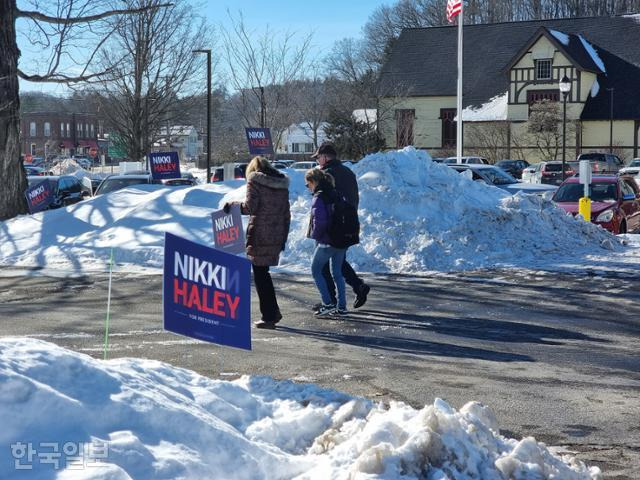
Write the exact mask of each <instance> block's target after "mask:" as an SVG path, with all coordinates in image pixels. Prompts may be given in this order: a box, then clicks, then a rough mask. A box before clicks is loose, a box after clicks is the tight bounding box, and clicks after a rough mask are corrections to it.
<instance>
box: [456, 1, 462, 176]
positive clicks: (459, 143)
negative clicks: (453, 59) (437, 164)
mask: <svg viewBox="0 0 640 480" xmlns="http://www.w3.org/2000/svg"><path fill="white" fill-rule="evenodd" d="M463 17H464V0H462V1H461V2H460V14H459V15H458V92H457V107H458V125H457V126H456V157H457V160H456V161H457V163H462V21H463Z"/></svg>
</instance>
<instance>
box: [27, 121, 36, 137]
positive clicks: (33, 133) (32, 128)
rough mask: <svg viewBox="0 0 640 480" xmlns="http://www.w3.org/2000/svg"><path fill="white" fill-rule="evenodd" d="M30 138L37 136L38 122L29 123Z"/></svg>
mask: <svg viewBox="0 0 640 480" xmlns="http://www.w3.org/2000/svg"><path fill="white" fill-rule="evenodd" d="M29 136H30V137H35V136H36V122H31V123H29Z"/></svg>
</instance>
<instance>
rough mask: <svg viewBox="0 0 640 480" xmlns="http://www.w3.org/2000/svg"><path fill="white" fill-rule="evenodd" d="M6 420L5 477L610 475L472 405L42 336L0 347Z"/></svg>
mask: <svg viewBox="0 0 640 480" xmlns="http://www.w3.org/2000/svg"><path fill="white" fill-rule="evenodd" d="M0 418H2V424H3V425H2V428H1V429H0V444H2V445H5V446H11V447H10V448H2V449H0V477H1V478H4V479H14V478H16V479H18V478H30V479H51V478H56V479H71V478H73V479H94V480H96V479H100V480H107V479H109V480H124V479H131V478H135V479H143V478H144V479H147V478H148V479H151V478H153V479H178V478H188V479H202V478H220V479H251V480H260V479H269V480H274V479H322V480H327V479H354V480H355V479H378V478H380V479H382V478H384V479H390V480H391V479H407V480H408V479H417V478H421V479H427V480H445V479H463V478H464V479H472V478H475V479H483V480H492V479H495V480H500V479H504V478H510V479H534V478H536V479H537V478H547V479H562V480H577V479H600V478H602V476H601V473H600V471H599V469H598V468H596V467H591V468H588V467H586V466H585V465H584V464H582V463H581V462H579V461H576V460H575V459H574V458H572V457H570V456H566V455H565V456H563V457H560V456H556V455H554V454H552V453H551V452H550V451H549V449H548V448H547V447H546V446H545V445H544V444H542V443H538V442H536V441H535V439H533V438H531V437H527V438H524V439H522V440H520V441H518V440H513V439H509V438H506V437H503V436H501V435H500V433H499V426H498V424H497V422H496V419H495V417H494V415H493V414H492V412H491V411H490V410H489V409H488V408H487V407H485V406H483V405H481V404H479V403H475V402H470V403H468V404H466V405H465V406H464V407H463V408H461V409H460V410H459V411H456V410H455V409H453V408H452V407H450V406H449V405H448V404H447V403H446V402H444V401H443V400H440V399H436V400H435V402H434V404H433V405H428V406H426V407H425V408H423V409H421V410H415V409H413V408H411V407H409V406H407V405H405V404H402V403H391V404H390V405H387V406H385V405H382V404H377V403H373V402H371V401H369V400H366V399H363V398H356V397H351V396H348V395H345V394H342V393H339V392H335V391H331V390H324V389H320V388H318V387H317V386H314V385H303V384H295V383H292V382H290V381H285V382H276V381H274V380H272V379H269V378H265V377H242V378H240V379H238V380H236V381H232V382H229V381H220V380H212V379H209V378H206V377H202V376H200V375H198V374H196V373H194V372H192V371H188V370H184V369H180V368H175V367H172V366H170V365H168V364H164V363H161V362H157V361H152V360H140V359H117V360H109V361H102V360H96V359H93V358H91V357H89V356H86V355H83V354H79V353H75V352H71V351H69V350H65V349H63V348H61V347H58V346H55V345H53V344H51V343H47V342H44V341H41V340H36V339H25V338H3V339H0ZM56 465H57V468H56ZM18 467H20V468H21V469H17V468H18Z"/></svg>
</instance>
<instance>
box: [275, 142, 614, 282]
mask: <svg viewBox="0 0 640 480" xmlns="http://www.w3.org/2000/svg"><path fill="white" fill-rule="evenodd" d="M353 171H354V172H355V173H356V175H357V177H358V183H359V185H360V212H359V213H360V219H361V223H362V233H361V239H362V243H361V244H360V245H357V246H355V247H352V248H351V249H349V261H350V262H351V263H353V264H355V265H357V267H358V269H359V270H361V271H384V272H394V273H410V272H424V271H430V270H435V271H460V270H468V269H475V268H487V267H500V266H504V267H507V266H521V267H522V266H529V267H534V268H536V267H538V266H541V265H543V264H549V263H557V262H558V261H564V260H566V259H568V258H573V259H578V258H580V259H582V258H584V256H585V255H588V254H595V253H602V251H603V249H604V250H605V251H607V252H611V251H619V250H622V248H621V246H620V242H619V241H618V240H617V239H616V238H615V237H614V236H613V235H611V234H609V233H608V232H606V231H604V230H603V229H601V228H600V227H597V226H595V225H593V224H591V223H586V222H583V221H581V220H576V219H574V218H572V217H570V216H568V215H566V214H565V213H564V212H563V211H562V210H560V209H559V208H557V207H556V206H555V205H554V204H553V203H552V202H551V201H549V200H544V199H542V198H541V197H539V196H532V195H515V196H511V195H508V194H507V193H505V192H504V191H503V190H500V189H498V188H495V187H492V186H488V185H486V184H483V183H479V182H474V181H472V180H470V179H468V178H467V177H465V176H464V175H460V174H459V173H457V172H456V171H454V170H453V169H451V168H449V167H447V166H445V165H442V164H439V163H435V162H431V160H430V159H429V157H428V155H427V154H426V153H424V152H422V151H416V150H414V149H413V148H411V147H409V148H406V149H404V150H401V151H395V152H388V153H378V154H374V155H369V156H367V157H366V158H364V159H363V160H361V161H360V162H359V163H358V164H356V165H355V166H354V167H353ZM309 208H310V196H309V195H308V194H307V195H304V196H301V197H298V198H297V200H296V201H295V202H293V204H292V213H293V222H292V232H291V234H290V236H289V242H288V244H287V250H286V252H285V255H284V257H283V259H282V263H283V265H284V266H285V267H287V268H289V269H292V270H293V269H296V267H298V266H300V265H302V266H303V267H304V268H305V269H308V262H309V252H310V251H311V249H312V248H313V243H312V242H311V241H310V240H308V239H306V238H305V234H306V226H307V221H308V220H307V212H308V211H309Z"/></svg>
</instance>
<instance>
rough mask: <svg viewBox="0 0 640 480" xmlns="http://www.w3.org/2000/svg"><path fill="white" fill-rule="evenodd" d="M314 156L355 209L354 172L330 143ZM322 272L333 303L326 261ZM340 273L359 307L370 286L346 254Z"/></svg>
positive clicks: (356, 191)
mask: <svg viewBox="0 0 640 480" xmlns="http://www.w3.org/2000/svg"><path fill="white" fill-rule="evenodd" d="M311 157H312V158H315V159H316V161H317V162H318V164H319V165H320V168H321V169H322V170H323V171H324V172H326V173H329V174H330V175H331V176H332V177H333V178H334V180H335V182H336V190H337V192H338V193H339V194H340V195H342V197H343V198H344V199H345V201H346V202H348V203H350V204H351V205H353V206H354V207H355V208H356V209H357V208H358V204H359V203H360V195H359V193H358V181H357V179H356V176H355V174H354V173H353V172H352V171H351V170H350V169H349V168H347V167H345V166H344V165H343V164H342V162H341V161H340V160H338V154H337V152H336V149H335V148H334V147H333V145H332V144H330V143H323V144H322V145H320V147H319V148H318V150H317V151H316V152H315V153H314V154H313V155H311ZM322 274H323V275H324V278H325V280H326V282H327V286H328V287H329V293H330V294H331V299H332V300H333V301H334V302H333V303H335V299H336V287H335V285H334V283H333V278H332V277H331V271H330V269H329V264H328V263H327V264H326V265H325V266H324V269H323V270H322ZM342 275H343V276H344V279H345V281H346V282H347V284H348V285H350V286H351V288H352V289H353V293H355V294H356V299H355V301H354V302H353V308H360V307H361V306H363V305H364V304H365V302H366V301H367V295H368V294H369V290H371V288H370V287H369V285H367V284H366V283H364V282H363V281H362V279H361V278H360V277H358V275H356V272H355V271H354V270H353V268H352V267H351V265H350V264H349V262H347V256H346V255H345V258H344V262H343V263H342Z"/></svg>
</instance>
